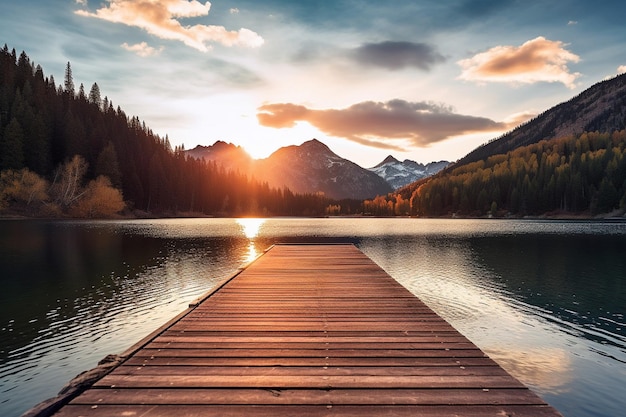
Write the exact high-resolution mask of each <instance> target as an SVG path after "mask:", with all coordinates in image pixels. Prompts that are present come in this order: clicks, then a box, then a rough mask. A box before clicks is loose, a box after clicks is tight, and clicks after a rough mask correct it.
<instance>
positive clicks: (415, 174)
mask: <svg viewBox="0 0 626 417" xmlns="http://www.w3.org/2000/svg"><path fill="white" fill-rule="evenodd" d="M448 165H450V162H448V161H439V162H430V163H428V164H426V165H424V164H420V163H418V162H415V161H412V160H410V159H405V160H404V161H402V162H400V161H398V160H397V159H396V158H394V157H393V156H391V155H389V156H388V157H387V158H385V159H384V160H383V161H382V162H381V163H380V164H378V165H376V166H375V167H372V168H369V170H370V171H372V172H375V173H376V174H377V175H378V176H379V177H382V178H384V179H385V180H386V181H387V182H388V183H389V185H391V186H392V187H393V189H394V190H397V189H398V188H401V187H404V186H405V185H408V184H410V183H412V182H415V181H418V180H421V179H424V178H428V177H430V176H432V175H435V174H436V173H438V172H439V171H441V170H442V169H444V168H445V167H447V166H448Z"/></svg>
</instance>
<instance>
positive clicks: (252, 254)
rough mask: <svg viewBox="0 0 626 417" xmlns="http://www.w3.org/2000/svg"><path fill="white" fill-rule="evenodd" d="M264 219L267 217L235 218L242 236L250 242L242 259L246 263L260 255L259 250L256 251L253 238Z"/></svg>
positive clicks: (257, 233)
mask: <svg viewBox="0 0 626 417" xmlns="http://www.w3.org/2000/svg"><path fill="white" fill-rule="evenodd" d="M266 220H267V219H255V218H243V219H237V224H238V225H239V226H241V228H242V231H243V234H244V236H245V237H246V238H248V239H250V242H249V244H248V254H247V256H246V257H245V259H244V261H245V262H246V263H250V262H252V261H254V260H255V259H256V258H257V257H258V256H259V255H260V252H258V251H257V249H256V245H255V244H254V238H256V237H257V236H258V235H259V230H260V229H261V225H263V223H265V222H266Z"/></svg>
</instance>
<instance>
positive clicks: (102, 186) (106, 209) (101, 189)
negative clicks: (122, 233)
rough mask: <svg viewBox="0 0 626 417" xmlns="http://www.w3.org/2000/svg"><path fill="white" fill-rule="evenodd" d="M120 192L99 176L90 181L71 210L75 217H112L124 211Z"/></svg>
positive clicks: (105, 178)
mask: <svg viewBox="0 0 626 417" xmlns="http://www.w3.org/2000/svg"><path fill="white" fill-rule="evenodd" d="M124 207H125V204H124V199H123V198H122V192H121V191H120V190H118V189H117V188H114V187H113V186H111V181H110V180H109V179H108V178H107V177H105V176H103V175H101V176H99V177H98V178H96V179H95V180H93V181H90V182H89V184H87V187H86V188H85V191H84V193H83V194H82V196H81V198H80V199H79V201H78V203H77V204H76V206H75V207H74V209H73V210H72V214H73V215H75V216H77V217H89V218H104V217H112V216H114V215H115V214H117V213H119V212H120V211H122V210H124Z"/></svg>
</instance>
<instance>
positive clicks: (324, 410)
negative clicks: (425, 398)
mask: <svg viewBox="0 0 626 417" xmlns="http://www.w3.org/2000/svg"><path fill="white" fill-rule="evenodd" d="M555 413H556V411H555V410H554V408H552V407H549V406H544V405H506V404H502V405H500V404H495V405H490V406H468V405H462V406H446V407H441V406H420V405H418V406H410V405H382V406H375V405H361V406H350V405H346V406H343V405H336V404H328V405H286V404H285V405H275V406H263V405H239V406H237V405H216V406H207V405H174V406H168V405H162V406H158V405H157V406H155V405H139V404H134V405H129V406H127V405H112V406H106V405H99V404H94V405H69V406H67V407H65V408H64V409H62V410H61V411H60V412H59V413H57V414H55V416H57V417H76V416H89V417H129V416H141V417H172V416H176V417H213V416H220V417H241V416H246V417H276V416H308V417H335V416H343V417H363V416H382V417H385V416H389V417H391V416H393V417H415V416H419V417H450V416H455V417H504V416H515V417H554V416H559V415H560V414H555Z"/></svg>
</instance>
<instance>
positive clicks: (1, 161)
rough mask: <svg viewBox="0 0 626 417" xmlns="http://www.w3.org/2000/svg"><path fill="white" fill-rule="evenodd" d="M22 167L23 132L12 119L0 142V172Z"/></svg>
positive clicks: (18, 124)
mask: <svg viewBox="0 0 626 417" xmlns="http://www.w3.org/2000/svg"><path fill="white" fill-rule="evenodd" d="M23 167H24V132H23V131H22V127H21V126H20V123H19V122H18V121H17V119H16V118H15V117H14V118H13V119H11V122H10V123H9V124H8V125H7V127H6V129H5V130H4V135H3V137H2V140H1V141H0V170H4V169H21V168H23Z"/></svg>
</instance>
